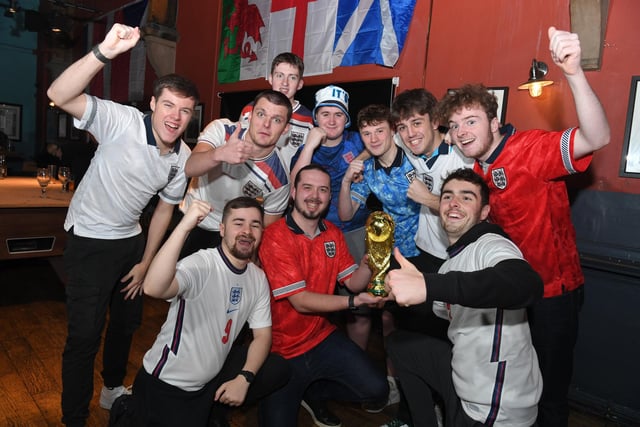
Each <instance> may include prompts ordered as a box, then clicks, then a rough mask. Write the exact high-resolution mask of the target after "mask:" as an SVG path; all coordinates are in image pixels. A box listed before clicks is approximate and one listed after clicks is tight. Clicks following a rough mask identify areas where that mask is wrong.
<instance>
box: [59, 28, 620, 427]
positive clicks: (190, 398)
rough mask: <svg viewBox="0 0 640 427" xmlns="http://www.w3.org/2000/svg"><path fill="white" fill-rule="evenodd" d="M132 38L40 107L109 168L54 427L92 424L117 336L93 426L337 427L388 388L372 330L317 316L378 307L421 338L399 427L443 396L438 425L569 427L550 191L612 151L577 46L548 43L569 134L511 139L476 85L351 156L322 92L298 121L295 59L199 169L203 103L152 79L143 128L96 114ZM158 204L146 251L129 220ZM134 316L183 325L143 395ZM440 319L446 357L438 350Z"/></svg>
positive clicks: (91, 208) (353, 142)
mask: <svg viewBox="0 0 640 427" xmlns="http://www.w3.org/2000/svg"><path fill="white" fill-rule="evenodd" d="M139 38H140V32H139V30H138V28H132V27H128V26H125V25H121V24H115V25H114V26H113V27H112V29H111V30H110V31H109V32H108V33H107V35H106V37H105V39H104V40H103V41H102V42H101V43H99V44H98V45H96V46H95V47H94V48H93V50H92V51H91V52H89V53H88V54H87V55H86V56H84V57H83V58H81V59H80V60H78V61H77V62H75V63H74V64H72V65H71V66H70V67H69V68H68V69H67V70H65V71H64V72H63V73H62V74H61V75H60V76H59V77H58V79H56V80H55V81H54V83H53V84H52V85H51V87H50V88H49V91H48V95H49V97H50V98H51V99H52V100H53V101H54V102H55V103H56V105H58V106H59V107H60V108H62V109H63V110H65V111H67V112H68V113H70V114H71V115H72V116H73V117H74V118H75V125H76V126H77V127H79V128H81V129H84V130H87V131H89V132H91V133H92V135H93V136H94V137H95V139H96V140H97V142H98V144H99V148H98V150H97V152H96V154H95V156H94V158H93V160H92V163H91V165H90V167H89V169H88V170H87V172H86V175H85V177H84V179H83V181H82V183H81V184H80V186H79V187H78V188H77V190H76V192H75V194H74V197H73V199H72V202H71V205H70V207H69V213H68V216H67V220H66V222H65V229H66V230H67V232H68V237H69V238H68V244H67V248H66V250H65V267H66V270H67V273H68V277H69V283H68V285H67V313H68V337H67V341H66V344H65V350H64V354H63V369H62V378H63V394H62V412H63V419H62V421H63V423H65V424H66V425H67V426H84V425H85V423H86V420H87V418H88V415H89V403H90V400H91V397H92V394H93V365H94V360H95V355H96V353H97V351H98V348H99V346H100V341H101V333H102V330H103V328H104V326H105V323H107V321H106V319H107V312H108V325H107V329H106V334H105V342H104V356H103V364H104V367H103V371H102V377H103V381H104V386H103V388H102V391H101V395H100V404H101V406H102V407H104V408H107V409H111V408H112V407H113V409H112V421H113V422H114V424H116V425H136V426H139V425H167V426H171V425H190V426H198V425H207V424H208V423H210V424H211V425H217V426H224V425H228V424H227V420H226V410H227V409H228V408H229V407H234V406H240V405H246V404H251V403H254V402H258V405H259V409H258V417H259V423H260V425H264V426H295V425H297V419H298V411H299V408H300V406H302V407H303V408H305V409H306V410H307V411H308V412H309V413H310V414H311V416H312V418H313V420H314V423H315V424H316V425H318V426H340V424H341V423H340V419H339V418H337V417H336V416H335V415H334V414H332V413H331V412H330V411H329V409H328V407H327V405H326V402H327V401H328V400H339V401H350V402H358V403H363V404H377V403H380V402H383V403H385V402H388V400H387V399H388V395H389V388H390V385H391V384H390V382H389V381H388V379H387V378H386V377H385V374H384V373H383V372H381V371H380V370H379V369H378V368H377V366H376V365H375V363H373V361H372V360H371V359H370V358H369V356H368V355H367V353H366V352H365V349H366V337H368V334H369V329H368V326H365V327H361V328H355V329H354V330H353V331H350V333H349V337H347V336H346V335H344V334H343V333H342V332H341V331H340V330H339V328H337V327H336V326H335V325H334V324H333V323H331V321H330V320H329V318H328V316H327V315H328V314H329V313H332V312H340V311H351V312H352V313H354V314H355V313H358V312H359V310H360V309H364V308H366V307H369V308H374V307H382V306H383V305H384V306H386V307H387V308H390V309H391V310H392V311H393V313H394V315H397V316H398V317H399V319H404V320H405V321H406V322H404V324H405V325H406V324H411V323H414V324H415V323H416V321H415V319H421V320H420V322H424V323H425V325H420V327H419V328H417V329H419V331H416V330H413V329H412V328H411V327H407V328H404V327H402V325H403V322H400V323H399V325H400V327H399V330H397V331H395V332H394V333H392V334H391V335H390V336H389V337H388V338H387V353H388V355H389V357H390V360H391V362H392V364H393V369H394V371H395V374H394V375H396V376H397V377H398V378H399V382H400V384H401V386H402V388H403V390H404V396H405V403H406V404H407V405H408V409H409V414H401V415H402V416H403V417H404V418H403V419H402V420H400V419H396V420H394V421H393V422H392V423H395V424H393V425H396V426H402V425H414V426H432V425H436V424H435V423H436V417H435V410H434V407H435V406H434V401H433V399H432V396H436V398H437V401H438V402H439V404H440V405H441V406H442V409H443V410H444V414H445V421H446V425H461V426H462V425H464V426H466V425H476V424H478V423H479V424H480V425H522V426H528V425H533V424H534V423H535V422H536V420H537V422H538V423H539V425H541V426H547V425H549V426H551V425H566V424H567V419H568V405H567V390H568V386H569V381H570V378H571V368H572V357H573V345H574V343H575V340H576V330H577V314H578V310H579V306H580V299H581V290H582V288H581V285H582V276H581V272H580V265H579V260H578V258H577V250H576V247H575V241H574V240H575V239H574V236H573V234H572V232H571V230H572V227H571V222H570V216H569V215H570V212H569V205H568V199H567V195H566V189H565V187H564V184H563V183H562V182H561V181H558V180H557V178H559V177H561V176H564V175H567V174H570V173H576V172H579V171H583V170H584V169H586V167H587V166H588V165H589V163H590V159H591V155H592V152H593V151H595V150H597V149H599V148H600V147H602V146H604V145H605V144H607V143H608V140H609V128H608V124H607V121H606V117H605V114H604V112H603V110H602V107H601V106H600V103H599V101H598V100H597V97H596V96H595V94H594V93H593V91H592V90H591V88H590V86H589V84H588V82H587V80H586V77H585V75H584V73H583V71H582V68H581V67H580V47H579V41H578V39H577V36H576V35H574V34H571V33H568V32H564V31H557V30H556V29H555V28H550V29H549V39H550V50H551V55H552V58H553V60H554V62H555V63H556V65H558V66H559V67H560V68H561V69H562V71H563V72H564V74H565V76H566V78H567V81H568V82H569V86H570V88H571V90H572V93H573V96H574V99H575V102H576V108H577V112H578V119H579V124H580V127H579V128H575V129H568V130H566V131H564V132H546V131H525V132H517V131H515V130H514V129H513V128H512V127H510V126H501V124H500V123H499V121H498V118H497V117H496V111H497V102H496V100H495V97H493V96H492V95H491V94H490V93H489V92H487V90H486V89H485V88H484V87H483V86H481V85H467V86H463V87H462V88H460V89H457V90H455V91H452V92H450V93H448V94H447V95H446V96H445V98H443V99H442V100H441V101H440V102H439V103H438V102H437V100H436V99H435V97H433V95H431V94H430V93H429V92H427V91H426V90H424V89H414V90H409V91H406V92H404V93H402V94H400V95H399V96H398V97H397V98H396V99H395V100H394V102H393V105H392V108H391V109H389V108H388V107H384V106H375V105H374V106H369V107H365V108H364V109H363V110H362V111H360V113H359V114H358V120H357V126H358V131H359V132H349V131H346V128H347V127H349V125H350V117H349V112H348V94H347V93H346V91H344V90H343V89H341V88H339V87H337V86H328V87H326V88H323V89H321V90H320V91H318V92H317V93H316V105H315V108H314V109H313V111H312V112H310V111H309V110H308V109H306V108H305V107H304V106H302V105H301V104H300V103H299V102H298V101H297V100H295V94H296V92H297V91H298V90H299V89H301V88H302V86H303V80H302V74H303V70H304V66H303V64H302V61H301V60H300V58H298V57H297V56H296V55H293V54H291V53H285V54H281V55H278V56H277V57H276V59H275V60H274V62H273V64H272V69H271V73H270V77H269V82H270V83H271V85H272V89H271V90H266V91H264V92H261V93H260V94H259V95H258V96H257V97H256V98H255V100H254V102H253V103H252V104H250V105H248V106H247V107H245V110H243V113H242V115H241V120H240V121H239V122H237V123H236V122H231V121H229V120H227V119H219V120H214V121H213V122H211V123H210V124H209V125H207V126H206V128H205V129H204V130H203V131H202V133H201V135H200V136H199V138H198V143H197V145H196V147H195V148H194V149H193V151H190V150H189V147H188V146H187V145H186V144H184V142H182V141H181V140H180V135H181V134H182V133H183V132H184V130H185V129H186V127H187V125H188V123H189V121H190V119H191V116H192V114H193V111H194V108H195V105H196V104H197V102H198V91H197V89H196V87H195V85H194V84H193V83H192V82H190V81H189V80H187V79H185V78H183V77H181V76H178V75H175V74H173V75H169V76H164V77H161V78H159V79H158V80H157V82H156V83H155V86H154V92H153V97H152V99H151V104H150V106H151V113H150V114H147V115H145V114H143V113H141V112H139V111H138V110H136V109H134V108H131V107H126V106H123V105H120V104H117V103H114V102H110V101H105V100H101V99H99V98H96V97H94V96H91V95H88V94H84V93H83V90H84V88H85V87H86V86H87V85H88V83H89V82H90V80H91V79H92V78H93V77H94V76H95V75H96V74H97V73H98V72H99V71H100V70H101V68H102V67H103V66H104V64H105V63H107V62H108V61H109V60H110V59H113V58H115V57H116V56H117V55H119V54H121V53H123V52H126V51H128V50H129V49H131V48H133V47H134V46H135V44H136V43H137V42H138V40H139ZM314 125H315V126H314ZM440 125H445V126H447V127H448V128H449V134H450V137H451V140H452V142H453V145H449V144H448V143H447V142H445V135H444V134H443V133H442V131H441V126H440ZM394 135H395V137H396V138H398V141H397V142H395V141H394ZM365 148H366V151H365V150H364V149H365ZM363 151H364V152H365V155H364V157H358V156H359V155H360V154H361V152H363ZM368 157H370V158H368ZM471 168H473V169H475V172H474V171H473V169H471ZM189 178H191V181H190V184H189V186H188V189H187V182H188V179H189ZM185 190H186V196H184V197H183V195H184V192H185ZM370 193H373V194H375V195H376V196H377V197H378V199H379V200H380V201H381V203H382V205H383V208H384V210H385V211H387V212H389V213H390V214H391V215H392V217H394V220H395V221H396V235H395V240H396V249H395V250H394V257H395V260H394V266H393V267H392V270H391V271H390V272H389V273H388V274H387V278H386V282H385V286H386V288H387V290H388V291H389V296H387V297H384V298H383V297H380V296H373V295H371V294H369V293H367V292H366V290H365V288H366V286H367V283H368V282H369V279H370V276H371V270H370V268H369V265H368V258H367V256H366V255H364V221H365V219H366V216H367V209H366V199H367V197H368V196H369V194H370ZM156 194H157V195H159V201H158V202H157V205H156V206H155V209H154V212H153V216H152V219H151V222H150V224H149V227H148V230H147V232H146V241H145V239H144V238H143V233H142V230H141V227H140V225H139V217H140V215H141V213H142V210H143V209H144V208H145V206H146V205H147V204H148V202H149V201H150V200H151V198H152V197H153V196H154V195H156ZM178 204H179V205H180V211H181V212H182V217H181V219H180V221H179V222H178V224H177V225H176V226H175V227H174V229H173V231H172V232H171V234H170V236H169V237H168V238H166V240H165V233H166V231H167V229H168V226H169V223H170V221H171V219H172V216H173V213H174V208H175V206H176V205H178ZM488 220H490V221H491V223H489V222H488ZM258 266H261V268H260V267H258ZM336 287H338V289H343V290H344V291H343V292H338V291H337V290H336ZM143 293H145V294H148V295H150V296H153V297H156V298H162V299H166V300H169V301H170V308H169V312H168V316H167V320H166V322H165V323H164V325H163V326H162V328H161V330H160V332H159V334H158V336H157V338H156V341H155V343H154V344H153V346H152V347H151V349H150V350H149V351H148V352H147V353H146V354H145V356H144V360H143V364H142V368H141V369H140V371H139V372H138V374H137V376H136V378H135V381H134V384H133V394H131V393H132V391H131V390H130V389H128V388H126V387H125V386H124V385H123V381H124V378H125V375H126V365H127V361H128V356H129V348H130V345H131V339H132V335H133V333H134V331H135V329H136V328H137V327H138V326H139V325H140V322H141V318H142V305H141V304H142V298H141V297H140V296H141V295H142V294H143ZM543 295H544V298H541V297H542V296H543ZM431 315H433V317H432V316H431ZM413 316H419V317H413ZM435 316H438V317H440V318H443V319H445V320H446V321H447V322H448V328H447V330H446V335H447V336H448V338H444V339H442V337H436V336H435V334H431V333H430V331H428V330H429V325H427V324H426V323H431V322H434V321H435V320H434V318H435ZM411 319H414V320H413V322H412V320H411ZM245 323H248V325H249V328H250V329H251V332H252V337H251V338H250V339H246V338H244V337H245V336H244V334H241V331H242V328H243V326H244V325H245ZM365 323H366V322H365ZM552 324H553V326H551V325H552ZM414 326H415V325H414ZM363 331H364V332H363ZM350 337H351V338H353V339H350ZM237 338H239V339H238V340H236V339H237ZM534 348H535V350H534ZM394 385H395V384H394ZM114 402H116V406H113V405H114ZM116 412H118V414H116ZM116 415H117V417H116ZM116 418H117V419H116ZM390 425H391V424H390Z"/></svg>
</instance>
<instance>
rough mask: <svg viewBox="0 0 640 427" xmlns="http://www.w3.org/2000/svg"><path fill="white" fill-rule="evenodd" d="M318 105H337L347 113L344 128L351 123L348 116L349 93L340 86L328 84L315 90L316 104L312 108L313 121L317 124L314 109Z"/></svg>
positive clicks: (318, 106) (316, 108)
mask: <svg viewBox="0 0 640 427" xmlns="http://www.w3.org/2000/svg"><path fill="white" fill-rule="evenodd" d="M320 107H338V108H339V109H341V110H342V111H343V112H344V114H346V115H347V123H346V124H345V126H344V127H345V128H348V127H349V126H350V125H351V117H349V93H348V92H347V91H346V90H344V89H342V88H341V87H338V86H334V85H330V86H327V87H324V88H322V89H320V90H319V91H317V92H316V106H315V107H314V108H313V113H312V115H313V123H314V124H315V125H316V126H317V125H318V123H317V121H316V111H317V110H318V108H320Z"/></svg>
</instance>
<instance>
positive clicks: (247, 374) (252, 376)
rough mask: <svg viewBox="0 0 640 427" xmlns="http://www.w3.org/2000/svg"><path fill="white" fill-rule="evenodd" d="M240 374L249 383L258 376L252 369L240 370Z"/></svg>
mask: <svg viewBox="0 0 640 427" xmlns="http://www.w3.org/2000/svg"><path fill="white" fill-rule="evenodd" d="M238 375H242V376H243V377H244V379H245V380H247V382H248V383H249V384H251V383H252V382H253V380H254V379H255V378H256V374H254V373H253V372H251V371H240V372H239V373H238Z"/></svg>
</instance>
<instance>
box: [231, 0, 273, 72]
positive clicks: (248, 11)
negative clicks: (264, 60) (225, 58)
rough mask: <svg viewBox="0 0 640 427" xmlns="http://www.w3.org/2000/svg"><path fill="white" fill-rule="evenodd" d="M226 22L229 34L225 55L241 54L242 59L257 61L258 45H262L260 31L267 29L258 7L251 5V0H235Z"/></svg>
mask: <svg viewBox="0 0 640 427" xmlns="http://www.w3.org/2000/svg"><path fill="white" fill-rule="evenodd" d="M226 22H227V27H228V28H229V32H228V33H227V34H226V35H225V39H224V54H225V55H234V54H237V53H240V58H248V59H249V62H252V61H257V60H258V55H257V54H256V50H257V45H258V43H259V44H262V38H261V37H260V30H261V29H262V28H264V27H265V25H264V21H263V20H262V16H261V15H260V9H258V6H256V5H255V4H249V0H233V10H232V11H231V12H230V13H229V14H228V19H227V21H226Z"/></svg>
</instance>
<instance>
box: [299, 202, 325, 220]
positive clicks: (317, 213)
mask: <svg viewBox="0 0 640 427" xmlns="http://www.w3.org/2000/svg"><path fill="white" fill-rule="evenodd" d="M307 202H308V203H318V204H320V203H322V202H321V201H320V200H318V199H311V198H309V199H305V200H304V201H302V202H300V203H298V201H297V200H296V201H295V202H294V204H293V208H294V209H295V210H296V211H297V212H298V213H299V214H300V215H302V216H303V217H304V218H305V219H312V220H313V219H318V218H322V217H323V216H324V214H325V213H327V211H328V210H329V205H327V207H326V208H324V209H322V210H318V211H315V212H309V211H308V210H305V209H304V204H303V203H307Z"/></svg>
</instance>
